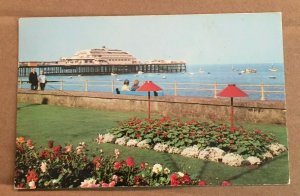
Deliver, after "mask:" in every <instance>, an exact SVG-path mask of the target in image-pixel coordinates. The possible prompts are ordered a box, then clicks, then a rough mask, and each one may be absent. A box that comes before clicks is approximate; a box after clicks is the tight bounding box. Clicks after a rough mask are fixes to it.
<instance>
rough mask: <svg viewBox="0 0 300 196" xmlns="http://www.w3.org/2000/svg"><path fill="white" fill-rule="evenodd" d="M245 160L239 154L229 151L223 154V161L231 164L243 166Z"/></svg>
mask: <svg viewBox="0 0 300 196" xmlns="http://www.w3.org/2000/svg"><path fill="white" fill-rule="evenodd" d="M243 160H244V159H243V157H242V156H241V155H239V154H233V153H228V154H226V155H224V156H223V159H222V162H223V163H224V164H227V165H230V166H241V164H242V162H243Z"/></svg>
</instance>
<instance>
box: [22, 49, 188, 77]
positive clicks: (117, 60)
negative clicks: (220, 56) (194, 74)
mask: <svg viewBox="0 0 300 196" xmlns="http://www.w3.org/2000/svg"><path fill="white" fill-rule="evenodd" d="M18 67H19V76H27V75H28V74H29V73H30V69H31V68H32V67H35V68H38V71H44V72H45V74H46V75H75V74H80V75H109V74H125V73H138V72H143V73H169V72H185V71H186V63H185V61H182V60H150V61H145V62H141V61H140V60H138V59H137V58H135V57H134V56H133V55H132V54H130V53H128V52H126V51H122V50H119V49H109V48H106V47H104V46H103V47H102V48H96V49H88V50H81V51H77V52H76V53H75V54H74V55H73V56H71V57H63V58H61V59H60V60H59V61H28V62H19V66H18Z"/></svg>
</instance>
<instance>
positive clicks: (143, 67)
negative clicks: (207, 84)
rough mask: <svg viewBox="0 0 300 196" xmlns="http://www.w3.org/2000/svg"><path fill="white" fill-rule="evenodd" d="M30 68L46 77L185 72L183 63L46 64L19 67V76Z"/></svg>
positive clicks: (26, 72)
mask: <svg viewBox="0 0 300 196" xmlns="http://www.w3.org/2000/svg"><path fill="white" fill-rule="evenodd" d="M31 68H38V70H37V72H38V73H40V72H41V71H44V72H45V74H46V75H110V74H111V73H116V74H128V73H137V72H138V71H142V72H144V73H176V72H186V64H185V63H160V64H157V63H155V64H128V65H112V64H109V65H92V64H91V65H59V64H47V65H43V64H40V65H37V66H27V65H25V66H23V65H20V66H19V70H18V74H19V76H21V77H22V76H28V75H29V73H30V71H31Z"/></svg>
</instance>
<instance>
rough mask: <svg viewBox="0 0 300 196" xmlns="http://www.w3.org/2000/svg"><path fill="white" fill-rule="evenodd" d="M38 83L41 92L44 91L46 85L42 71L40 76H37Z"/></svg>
mask: <svg viewBox="0 0 300 196" xmlns="http://www.w3.org/2000/svg"><path fill="white" fill-rule="evenodd" d="M38 81H39V84H40V88H41V90H42V91H43V90H44V89H45V86H46V83H47V78H46V76H45V72H44V71H42V74H41V75H39V77H38Z"/></svg>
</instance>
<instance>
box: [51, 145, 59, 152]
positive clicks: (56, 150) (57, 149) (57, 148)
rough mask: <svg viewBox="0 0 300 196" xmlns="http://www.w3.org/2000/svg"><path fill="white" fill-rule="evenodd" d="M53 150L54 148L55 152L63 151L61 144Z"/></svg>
mask: <svg viewBox="0 0 300 196" xmlns="http://www.w3.org/2000/svg"><path fill="white" fill-rule="evenodd" d="M52 150H53V152H54V153H60V151H61V145H57V146H54V147H53V148H52Z"/></svg>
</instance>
